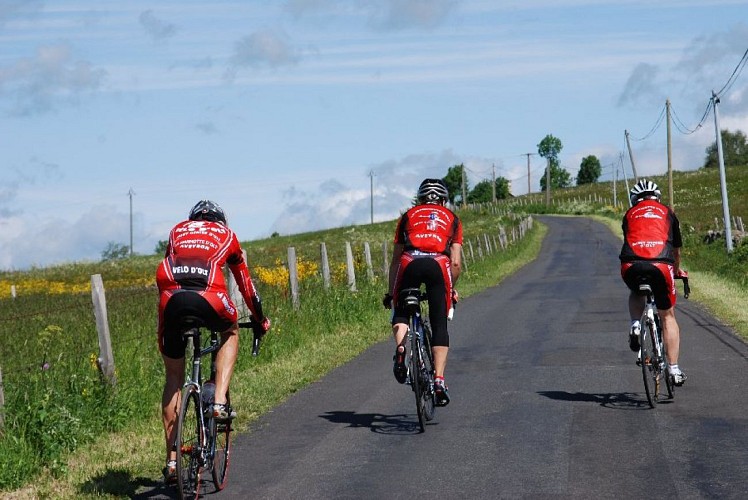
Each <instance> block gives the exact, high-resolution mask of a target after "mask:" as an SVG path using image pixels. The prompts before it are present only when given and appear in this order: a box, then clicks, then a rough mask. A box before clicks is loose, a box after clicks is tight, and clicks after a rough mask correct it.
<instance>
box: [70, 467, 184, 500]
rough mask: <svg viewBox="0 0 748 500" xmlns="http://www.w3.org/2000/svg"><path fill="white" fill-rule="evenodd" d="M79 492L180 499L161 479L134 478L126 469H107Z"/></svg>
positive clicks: (82, 486) (90, 480) (80, 488)
mask: <svg viewBox="0 0 748 500" xmlns="http://www.w3.org/2000/svg"><path fill="white" fill-rule="evenodd" d="M79 491H80V493H82V494H89V495H90V494H94V495H115V496H119V497H122V496H126V497H127V498H142V499H145V498H179V496H178V495H177V490H176V488H175V487H174V486H173V485H167V484H164V482H163V480H161V479H153V478H150V477H134V476H133V475H132V474H131V473H130V472H129V471H127V470H125V469H107V470H106V471H104V472H102V473H101V474H98V475H96V476H94V477H92V478H90V479H89V480H88V481H86V482H85V483H83V485H81V486H80V487H79Z"/></svg>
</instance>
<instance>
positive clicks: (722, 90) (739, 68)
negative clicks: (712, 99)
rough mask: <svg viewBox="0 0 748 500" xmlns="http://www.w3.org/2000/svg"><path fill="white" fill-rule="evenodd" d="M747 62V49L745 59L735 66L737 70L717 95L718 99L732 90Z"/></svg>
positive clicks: (742, 58)
mask: <svg viewBox="0 0 748 500" xmlns="http://www.w3.org/2000/svg"><path fill="white" fill-rule="evenodd" d="M747 61H748V49H746V50H745V52H743V57H741V58H740V62H738V64H737V66H735V69H734V70H733V71H732V74H731V75H730V78H728V79H727V83H725V84H724V86H723V87H722V88H721V89H720V91H719V92H717V93H716V94H715V96H716V97H717V98H719V97H722V94H723V93H725V92H727V91H728V90H730V87H732V85H733V84H734V83H735V81H736V80H737V79H738V76H740V72H741V71H743V68H744V67H745V64H746V62H747Z"/></svg>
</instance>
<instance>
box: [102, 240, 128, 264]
mask: <svg viewBox="0 0 748 500" xmlns="http://www.w3.org/2000/svg"><path fill="white" fill-rule="evenodd" d="M129 254H130V247H129V246H127V245H125V244H123V243H115V242H113V241H110V242H109V243H108V244H107V247H106V248H105V249H104V251H103V252H101V260H102V261H104V262H107V261H110V260H119V259H124V258H125V257H127V256H128V255H129Z"/></svg>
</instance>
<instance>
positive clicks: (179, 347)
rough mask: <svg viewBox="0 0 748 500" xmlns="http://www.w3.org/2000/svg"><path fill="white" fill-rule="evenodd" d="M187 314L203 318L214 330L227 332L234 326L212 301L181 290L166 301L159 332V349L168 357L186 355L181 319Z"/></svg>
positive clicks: (205, 324)
mask: <svg viewBox="0 0 748 500" xmlns="http://www.w3.org/2000/svg"><path fill="white" fill-rule="evenodd" d="M185 316H194V317H197V318H200V319H202V320H203V326H204V327H205V328H208V329H209V330H210V331H213V332H225V331H226V330H228V329H230V328H231V327H232V326H233V324H234V323H233V322H232V321H227V320H226V319H225V318H222V317H221V316H219V315H218V313H217V312H216V310H215V309H213V307H212V306H211V305H210V303H209V302H208V301H207V300H206V299H205V298H203V296H202V295H200V294H199V293H197V292H193V291H189V290H180V291H178V292H176V293H175V294H174V295H172V297H171V298H170V299H169V301H168V302H167V303H166V307H165V308H164V312H163V318H162V330H161V331H160V332H159V349H160V350H161V353H162V354H163V355H164V356H166V357H167V358H172V359H180V358H183V357H184V352H185V348H186V347H187V339H186V338H185V337H183V336H182V331H183V328H182V327H181V320H182V318H183V317H185Z"/></svg>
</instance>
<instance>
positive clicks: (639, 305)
mask: <svg viewBox="0 0 748 500" xmlns="http://www.w3.org/2000/svg"><path fill="white" fill-rule="evenodd" d="M646 301H647V299H646V298H645V297H644V296H642V295H637V294H635V293H634V292H630V293H629V316H630V317H631V321H636V320H638V319H640V318H641V317H642V314H644V306H645V305H646Z"/></svg>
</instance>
